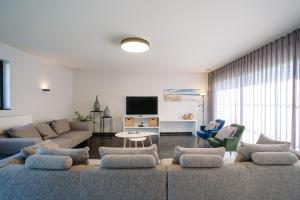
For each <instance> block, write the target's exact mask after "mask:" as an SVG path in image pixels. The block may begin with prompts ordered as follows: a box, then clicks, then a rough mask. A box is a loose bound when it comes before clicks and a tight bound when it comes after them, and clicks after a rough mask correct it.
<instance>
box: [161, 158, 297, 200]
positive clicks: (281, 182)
mask: <svg viewBox="0 0 300 200" xmlns="http://www.w3.org/2000/svg"><path fill="white" fill-rule="evenodd" d="M166 168H167V174H168V181H167V182H168V200H188V199H201V200H209V199H214V200H217V199H222V200H261V199H264V200H296V199H299V198H300V162H299V161H298V163H296V164H295V165H289V166H287V165H285V166H284V165H270V166H267V165H264V166H263V165H256V164H254V163H252V162H240V163H233V162H227V163H225V164H224V166H223V167H221V168H202V169H199V168H182V167H180V165H168V166H167V167H166Z"/></svg>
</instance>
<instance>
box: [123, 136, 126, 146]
mask: <svg viewBox="0 0 300 200" xmlns="http://www.w3.org/2000/svg"><path fill="white" fill-rule="evenodd" d="M125 147H126V138H124V145H123V148H125Z"/></svg>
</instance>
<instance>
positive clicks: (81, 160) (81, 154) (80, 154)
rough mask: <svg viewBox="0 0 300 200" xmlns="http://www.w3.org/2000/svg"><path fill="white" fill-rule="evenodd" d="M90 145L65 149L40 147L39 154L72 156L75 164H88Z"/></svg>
mask: <svg viewBox="0 0 300 200" xmlns="http://www.w3.org/2000/svg"><path fill="white" fill-rule="evenodd" d="M89 150H90V149H89V147H85V148H81V149H64V148H52V147H40V148H38V150H37V154H38V155H55V156H70V157H71V158H72V160H73V164H74V165H79V164H87V163H88V159H89Z"/></svg>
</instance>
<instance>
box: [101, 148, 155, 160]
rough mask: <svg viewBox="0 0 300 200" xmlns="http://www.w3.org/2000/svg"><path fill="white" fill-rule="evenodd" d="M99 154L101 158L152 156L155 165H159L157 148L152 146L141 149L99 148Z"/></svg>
mask: <svg viewBox="0 0 300 200" xmlns="http://www.w3.org/2000/svg"><path fill="white" fill-rule="evenodd" d="M99 154H100V156H101V158H103V157H104V156H105V155H138V154H147V155H152V156H154V158H155V160H156V164H159V157H158V153H157V146H156V144H153V145H151V146H149V147H143V148H115V147H100V148H99Z"/></svg>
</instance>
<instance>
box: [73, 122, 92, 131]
mask: <svg viewBox="0 0 300 200" xmlns="http://www.w3.org/2000/svg"><path fill="white" fill-rule="evenodd" d="M70 126H71V130H72V131H89V130H90V127H89V122H77V121H72V122H70Z"/></svg>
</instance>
